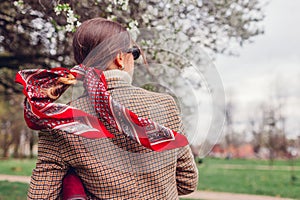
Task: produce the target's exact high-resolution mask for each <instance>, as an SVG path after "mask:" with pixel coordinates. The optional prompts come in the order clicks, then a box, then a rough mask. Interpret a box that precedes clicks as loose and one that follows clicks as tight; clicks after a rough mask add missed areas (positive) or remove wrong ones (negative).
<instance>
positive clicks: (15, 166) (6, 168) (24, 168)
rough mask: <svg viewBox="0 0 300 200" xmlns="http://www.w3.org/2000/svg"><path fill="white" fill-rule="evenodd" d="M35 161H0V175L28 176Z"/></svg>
mask: <svg viewBox="0 0 300 200" xmlns="http://www.w3.org/2000/svg"><path fill="white" fill-rule="evenodd" d="M35 162H36V159H7V160H0V174H9V175H20V176H30V175H31V172H32V170H33V168H34V167H35Z"/></svg>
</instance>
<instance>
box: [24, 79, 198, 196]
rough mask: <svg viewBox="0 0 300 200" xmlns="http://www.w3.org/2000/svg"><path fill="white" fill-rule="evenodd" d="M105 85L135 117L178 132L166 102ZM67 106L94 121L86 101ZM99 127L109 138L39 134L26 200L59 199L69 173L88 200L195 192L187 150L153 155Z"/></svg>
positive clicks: (172, 107)
mask: <svg viewBox="0 0 300 200" xmlns="http://www.w3.org/2000/svg"><path fill="white" fill-rule="evenodd" d="M107 84H108V91H109V92H110V94H111V95H112V98H114V99H115V100H116V101H118V102H120V103H121V104H122V105H124V106H125V107H127V108H128V109H130V110H132V111H133V112H135V113H136V114H137V115H138V116H139V117H144V118H149V119H151V120H153V121H155V122H157V123H159V124H162V125H164V126H166V127H168V128H170V129H173V130H175V131H178V132H181V120H180V118H179V113H178V109H177V107H176V104H175V102H174V100H173V98H172V97H171V96H169V95H166V94H158V93H153V92H149V91H146V90H143V89H141V88H136V87H133V86H131V85H128V84H127V83H126V82H124V81H122V80H119V79H118V78H111V79H108V80H107ZM72 106H75V107H77V108H79V109H82V110H84V111H85V112H88V113H90V114H93V115H96V114H95V111H94V108H93V106H92V105H91V104H90V103H89V99H88V97H85V96H84V97H81V98H79V99H77V100H75V101H74V102H72ZM105 125H106V127H107V129H108V130H109V131H110V132H111V133H113V134H114V135H115V137H114V138H112V139H111V138H101V139H96V140H90V139H86V138H82V137H79V136H76V135H71V134H66V133H63V132H54V131H53V132H51V133H48V132H41V133H39V144H38V146H39V148H38V161H37V164H36V168H35V169H34V170H33V173H32V177H31V182H30V189H29V191H28V199H39V200H40V199H47V200H49V199H59V198H60V197H59V196H60V195H61V186H62V185H61V184H62V179H63V177H64V175H65V174H66V172H67V170H68V169H69V168H70V167H73V168H74V169H75V171H76V173H77V174H78V175H79V176H80V178H81V179H82V181H83V183H84V186H85V188H86V191H87V195H88V199H93V200H94V199H95V200H96V199H116V200H121V199H134V200H137V199H145V200H149V199H151V200H152V199H154V200H156V199H157V200H158V199H163V200H164V199H165V200H176V199H178V195H183V194H188V193H191V192H192V191H194V190H195V189H196V186H197V182H198V172H197V168H196V165H195V163H194V160H193V156H192V154H191V150H190V148H189V147H188V146H186V147H182V148H178V149H174V150H168V151H164V152H154V151H152V150H149V149H146V148H145V147H143V146H141V145H139V144H138V143H137V142H135V141H134V140H132V139H130V138H128V137H126V136H125V135H124V134H121V133H119V132H117V131H116V129H115V128H113V127H112V126H111V125H109V124H107V123H105Z"/></svg>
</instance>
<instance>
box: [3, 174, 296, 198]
mask: <svg viewBox="0 0 300 200" xmlns="http://www.w3.org/2000/svg"><path fill="white" fill-rule="evenodd" d="M0 180H2V181H4V180H7V181H10V182H23V183H29V182H30V177H29V176H15V175H6V174H0ZM181 197H184V198H189V199H201V200H291V199H286V198H279V197H270V196H261V195H250V194H234V193H226V192H211V191H196V192H193V193H192V194H189V195H185V196H181Z"/></svg>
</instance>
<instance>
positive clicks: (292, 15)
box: [215, 0, 300, 138]
mask: <svg viewBox="0 0 300 200" xmlns="http://www.w3.org/2000/svg"><path fill="white" fill-rule="evenodd" d="M299 8H300V1H299V0H287V1H283V0H270V1H269V4H268V5H267V6H266V7H265V14H266V18H265V20H264V22H263V25H264V29H265V34H264V35H261V36H257V37H255V38H253V40H254V42H253V43H250V44H246V45H244V47H243V48H238V47H236V49H234V50H235V51H237V52H238V53H239V56H238V57H233V56H225V55H217V58H216V61H215V66H216V68H217V70H218V72H219V73H220V76H221V78H222V81H223V85H224V88H225V94H226V99H227V100H228V99H231V100H232V101H233V103H234V104H235V108H234V111H235V112H234V119H235V121H236V122H241V123H243V124H244V125H245V124H246V121H247V119H248V118H249V116H255V115H256V114H257V113H256V112H255V111H256V110H255V109H256V108H257V106H258V105H259V104H260V103H261V102H268V101H270V96H271V95H272V94H274V92H277V93H279V94H280V95H281V96H282V97H283V98H282V99H284V101H285V104H284V108H283V114H284V116H285V117H287V121H286V131H287V136H288V138H295V137H297V136H298V135H299V136H300V123H299V122H300V84H299V83H300V26H299V22H300V12H299Z"/></svg>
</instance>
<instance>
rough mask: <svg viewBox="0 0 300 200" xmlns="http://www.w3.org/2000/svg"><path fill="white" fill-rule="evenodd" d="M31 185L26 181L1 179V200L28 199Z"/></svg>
mask: <svg viewBox="0 0 300 200" xmlns="http://www.w3.org/2000/svg"><path fill="white" fill-rule="evenodd" d="M28 187H29V185H28V184H26V183H11V182H8V181H0V199H1V200H26V194H27V190H28Z"/></svg>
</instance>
